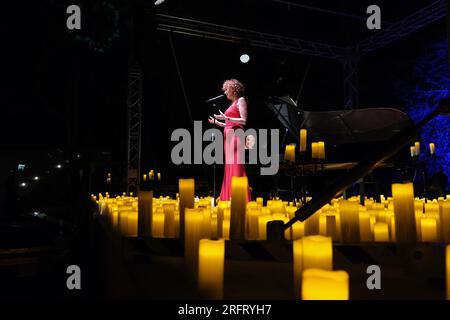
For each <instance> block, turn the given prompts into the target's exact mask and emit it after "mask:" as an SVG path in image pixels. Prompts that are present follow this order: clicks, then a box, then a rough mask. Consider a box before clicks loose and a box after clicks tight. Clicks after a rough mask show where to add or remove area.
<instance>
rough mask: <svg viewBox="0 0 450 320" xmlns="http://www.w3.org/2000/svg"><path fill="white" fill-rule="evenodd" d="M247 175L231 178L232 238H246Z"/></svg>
mask: <svg viewBox="0 0 450 320" xmlns="http://www.w3.org/2000/svg"><path fill="white" fill-rule="evenodd" d="M247 190H248V179H247V177H232V179H231V218H230V238H231V239H232V240H244V239H245V213H246V207H247V201H248V199H247Z"/></svg>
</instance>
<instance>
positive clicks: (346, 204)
mask: <svg viewBox="0 0 450 320" xmlns="http://www.w3.org/2000/svg"><path fill="white" fill-rule="evenodd" d="M339 213H340V218H341V229H342V230H341V235H342V241H343V242H352V243H357V242H359V233H360V231H359V204H358V203H357V202H354V201H348V200H343V201H341V202H340V203H339Z"/></svg>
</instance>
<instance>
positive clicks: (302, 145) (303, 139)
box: [300, 129, 308, 152]
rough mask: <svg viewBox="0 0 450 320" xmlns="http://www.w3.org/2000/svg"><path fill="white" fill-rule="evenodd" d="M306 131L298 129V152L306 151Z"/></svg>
mask: <svg viewBox="0 0 450 320" xmlns="http://www.w3.org/2000/svg"><path fill="white" fill-rule="evenodd" d="M307 135H308V131H307V130H306V129H300V152H305V151H306V137H307Z"/></svg>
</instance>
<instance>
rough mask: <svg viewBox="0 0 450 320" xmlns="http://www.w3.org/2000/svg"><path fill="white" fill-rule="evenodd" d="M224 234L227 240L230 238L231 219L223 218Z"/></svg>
mask: <svg viewBox="0 0 450 320" xmlns="http://www.w3.org/2000/svg"><path fill="white" fill-rule="evenodd" d="M222 234H223V238H224V239H225V240H230V219H224V220H223V224H222Z"/></svg>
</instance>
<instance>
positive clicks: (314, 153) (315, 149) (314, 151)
mask: <svg viewBox="0 0 450 320" xmlns="http://www.w3.org/2000/svg"><path fill="white" fill-rule="evenodd" d="M311 158H312V159H318V158H319V145H318V143H317V142H313V143H311Z"/></svg>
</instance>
